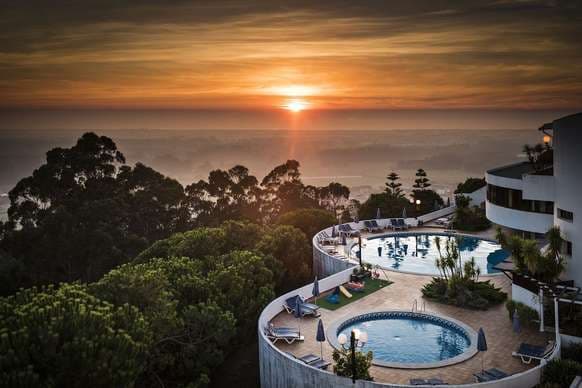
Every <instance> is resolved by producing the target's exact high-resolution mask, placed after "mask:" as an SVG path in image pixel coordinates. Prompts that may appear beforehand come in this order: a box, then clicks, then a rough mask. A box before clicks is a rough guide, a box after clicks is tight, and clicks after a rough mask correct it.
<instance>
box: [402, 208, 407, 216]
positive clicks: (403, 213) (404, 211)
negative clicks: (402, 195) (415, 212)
mask: <svg viewBox="0 0 582 388" xmlns="http://www.w3.org/2000/svg"><path fill="white" fill-rule="evenodd" d="M402 218H406V208H405V207H403V208H402Z"/></svg>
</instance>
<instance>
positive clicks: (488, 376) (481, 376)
mask: <svg viewBox="0 0 582 388" xmlns="http://www.w3.org/2000/svg"><path fill="white" fill-rule="evenodd" d="M473 376H475V379H476V380H477V382H478V383H484V382H486V381H493V380H500V379H503V378H505V377H507V376H509V375H508V374H507V373H505V372H504V371H502V370H500V369H497V368H491V369H486V370H484V371H482V372H480V373H475V374H473Z"/></svg>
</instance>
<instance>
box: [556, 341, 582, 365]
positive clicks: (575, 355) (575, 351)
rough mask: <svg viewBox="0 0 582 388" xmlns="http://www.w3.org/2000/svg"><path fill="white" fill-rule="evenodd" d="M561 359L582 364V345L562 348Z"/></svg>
mask: <svg viewBox="0 0 582 388" xmlns="http://www.w3.org/2000/svg"><path fill="white" fill-rule="evenodd" d="M561 353H562V358H564V359H567V360H572V361H576V362H579V363H582V343H578V344H570V345H568V346H564V347H562V350H561Z"/></svg>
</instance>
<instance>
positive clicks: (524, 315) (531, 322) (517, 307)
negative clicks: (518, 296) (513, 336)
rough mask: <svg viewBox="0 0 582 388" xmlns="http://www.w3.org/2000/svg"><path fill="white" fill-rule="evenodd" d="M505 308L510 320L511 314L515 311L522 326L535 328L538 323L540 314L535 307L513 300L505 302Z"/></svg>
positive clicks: (511, 318)
mask: <svg viewBox="0 0 582 388" xmlns="http://www.w3.org/2000/svg"><path fill="white" fill-rule="evenodd" d="M505 308H506V309H507V313H508V315H509V320H510V321H512V320H513V314H514V313H515V312H516V311H517V316H518V317H519V322H520V323H521V325H522V326H525V327H529V328H535V327H536V326H537V325H538V322H539V319H540V316H539V314H538V312H537V311H536V310H535V309H532V308H531V307H529V306H527V305H525V304H523V303H520V302H516V301H514V300H508V301H507V302H505Z"/></svg>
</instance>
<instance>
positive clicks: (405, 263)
mask: <svg viewBox="0 0 582 388" xmlns="http://www.w3.org/2000/svg"><path fill="white" fill-rule="evenodd" d="M436 236H437V235H435V234H426V233H425V234H418V233H417V234H400V235H395V236H385V237H380V238H372V239H369V240H367V241H366V242H365V244H364V245H363V246H362V251H363V260H364V261H366V262H368V263H371V264H378V265H380V266H382V267H384V268H391V269H395V270H400V271H407V272H415V273H422V274H430V275H438V273H439V272H438V269H437V268H436V266H435V259H436V258H437V257H438V250H437V248H436V244H435V242H434V241H435V237H436ZM439 237H440V238H441V246H442V247H444V246H445V242H446V240H448V239H451V238H455V237H453V236H447V235H441V236H439ZM456 238H457V240H458V244H459V250H460V253H461V261H462V262H465V261H467V260H470V259H471V258H475V263H476V264H477V265H478V266H479V267H480V268H481V273H482V274H488V273H496V272H499V271H497V270H496V269H494V268H493V267H494V266H495V265H496V264H498V263H500V262H501V261H503V260H505V259H506V258H507V257H508V255H509V253H508V252H507V251H505V250H503V249H501V246H500V245H499V244H497V243H495V242H491V241H486V240H482V239H479V238H474V237H466V236H462V237H460V238H459V237H456ZM354 249H355V250H357V249H358V247H357V246H355V247H354Z"/></svg>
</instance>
